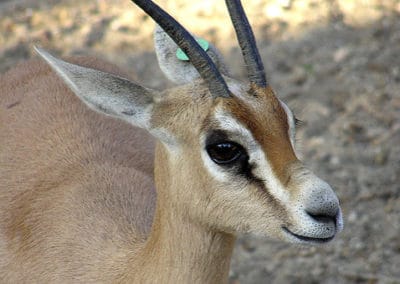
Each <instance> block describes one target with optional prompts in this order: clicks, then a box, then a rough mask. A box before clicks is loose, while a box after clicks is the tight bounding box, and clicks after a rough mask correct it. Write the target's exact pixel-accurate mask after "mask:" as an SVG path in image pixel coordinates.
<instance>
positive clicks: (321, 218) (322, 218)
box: [306, 210, 338, 224]
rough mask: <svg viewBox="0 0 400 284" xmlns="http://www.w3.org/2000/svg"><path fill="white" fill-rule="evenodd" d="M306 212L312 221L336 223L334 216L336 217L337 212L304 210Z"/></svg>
mask: <svg viewBox="0 0 400 284" xmlns="http://www.w3.org/2000/svg"><path fill="white" fill-rule="evenodd" d="M306 213H307V214H308V216H310V217H311V218H312V219H313V220H314V221H316V222H318V223H323V224H329V223H331V222H333V223H335V224H336V218H337V214H338V212H336V213H334V214H331V213H329V214H327V213H321V212H320V213H314V212H309V211H307V210H306Z"/></svg>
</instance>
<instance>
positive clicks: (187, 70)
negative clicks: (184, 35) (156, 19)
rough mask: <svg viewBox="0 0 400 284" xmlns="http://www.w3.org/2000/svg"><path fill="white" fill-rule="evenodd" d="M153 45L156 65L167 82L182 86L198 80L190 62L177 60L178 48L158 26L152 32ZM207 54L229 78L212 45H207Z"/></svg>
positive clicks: (222, 60)
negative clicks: (156, 60)
mask: <svg viewBox="0 0 400 284" xmlns="http://www.w3.org/2000/svg"><path fill="white" fill-rule="evenodd" d="M195 38H196V37H195ZM154 45H155V50H156V54H157V59H158V64H159V65H160V68H161V70H162V71H163V72H164V74H165V76H167V78H168V79H169V80H171V81H172V82H174V83H176V84H179V85H183V84H187V83H190V82H192V81H194V80H196V79H198V78H200V74H199V73H198V72H197V70H196V69H195V68H194V67H193V65H192V64H191V63H190V61H183V60H180V59H178V58H177V56H176V51H177V50H178V48H179V47H178V46H177V45H176V43H175V42H174V41H173V40H172V39H171V38H170V37H169V36H168V35H167V34H166V33H165V32H164V30H163V29H162V28H161V27H160V26H158V25H156V28H155V30H154ZM207 54H208V56H210V58H211V59H212V61H213V62H214V63H215V65H216V66H217V68H218V70H219V71H220V72H221V73H222V74H224V75H227V76H230V72H229V70H228V69H227V68H226V64H225V62H224V59H223V57H222V55H221V53H220V52H219V51H218V50H217V49H216V48H215V47H214V46H213V45H212V44H209V48H208V50H207Z"/></svg>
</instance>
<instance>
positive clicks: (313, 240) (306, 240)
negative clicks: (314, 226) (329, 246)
mask: <svg viewBox="0 0 400 284" xmlns="http://www.w3.org/2000/svg"><path fill="white" fill-rule="evenodd" d="M282 229H283V231H284V232H285V233H287V234H289V235H290V236H292V237H294V238H296V239H297V240H299V241H301V242H304V243H314V244H325V243H328V242H330V241H332V240H333V239H334V238H335V235H336V234H333V236H331V237H327V238H315V237H309V236H304V235H299V234H296V233H294V232H292V231H290V230H289V229H288V228H287V227H284V226H282Z"/></svg>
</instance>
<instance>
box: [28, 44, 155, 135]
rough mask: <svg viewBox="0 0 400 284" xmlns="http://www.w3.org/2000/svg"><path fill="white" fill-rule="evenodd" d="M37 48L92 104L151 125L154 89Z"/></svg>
mask: <svg viewBox="0 0 400 284" xmlns="http://www.w3.org/2000/svg"><path fill="white" fill-rule="evenodd" d="M35 50H36V51H37V53H38V54H39V55H40V56H41V57H43V59H44V60H45V61H46V62H47V63H48V64H49V65H50V66H51V67H52V68H53V69H54V71H56V73H57V74H58V75H59V76H60V77H61V78H62V79H63V80H64V82H65V83H66V84H67V85H68V86H69V88H70V89H71V90H72V91H73V92H74V93H75V94H76V95H77V96H78V97H79V98H80V99H81V100H82V101H83V102H84V103H86V104H87V105H88V106H89V107H90V108H92V109H94V110H96V111H99V112H101V113H104V114H107V115H111V116H114V117H117V118H121V119H124V120H126V121H128V122H130V123H131V124H134V125H137V126H139V127H142V128H145V129H150V125H149V123H150V119H151V115H152V108H153V103H154V98H155V96H157V93H156V92H155V91H153V90H149V89H147V88H144V87H142V86H139V85H137V84H135V83H133V82H131V81H129V80H127V79H124V78H121V77H118V76H115V75H112V74H109V73H105V72H102V71H98V70H94V69H91V68H86V67H82V66H79V65H74V64H71V63H67V62H65V61H62V60H60V59H57V58H55V57H53V56H52V55H50V54H49V53H48V52H46V51H45V50H43V49H40V48H37V47H35Z"/></svg>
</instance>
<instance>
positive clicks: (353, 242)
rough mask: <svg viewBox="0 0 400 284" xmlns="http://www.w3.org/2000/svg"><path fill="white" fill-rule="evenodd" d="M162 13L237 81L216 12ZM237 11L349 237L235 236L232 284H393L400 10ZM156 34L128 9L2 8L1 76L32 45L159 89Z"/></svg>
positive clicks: (378, 5) (251, 7) (286, 4)
mask: <svg viewBox="0 0 400 284" xmlns="http://www.w3.org/2000/svg"><path fill="white" fill-rule="evenodd" d="M158 2H159V3H160V4H161V5H162V6H163V7H165V8H166V9H167V10H168V11H171V13H172V14H173V15H174V16H175V17H176V18H177V19H179V20H180V21H181V22H182V23H183V24H184V25H185V26H186V27H188V28H189V29H190V30H191V31H193V32H194V33H196V34H198V35H200V36H202V37H204V38H206V39H208V40H209V41H212V42H213V43H214V44H215V45H216V46H217V47H219V48H220V49H221V50H222V52H223V53H224V55H225V56H226V57H227V59H228V62H229V64H230V67H231V68H232V69H233V73H234V75H235V76H237V77H239V78H245V72H244V68H243V62H242V59H241V56H240V51H239V50H238V47H237V44H236V42H235V37H234V35H233V31H232V27H231V25H230V21H229V19H228V18H227V14H226V11H225V7H224V3H223V1H213V0H202V1H184V0H174V1H172V0H171V1H158ZM243 2H245V7H246V10H247V12H248V16H249V18H250V21H251V22H252V24H253V26H254V29H255V32H256V36H257V39H258V44H259V49H260V52H261V54H262V57H263V60H264V63H265V65H266V68H267V74H268V78H269V80H270V82H271V84H272V86H273V87H274V88H275V90H276V91H277V93H278V94H279V96H280V97H281V98H282V99H283V100H284V101H286V102H287V103H288V104H289V105H290V106H291V107H292V109H294V112H295V113H296V115H297V116H298V117H299V118H300V119H301V120H303V121H304V123H303V125H302V127H301V128H300V130H299V131H298V135H297V136H298V139H299V144H300V145H301V148H302V156H303V159H304V160H305V161H306V163H307V164H308V165H309V167H311V168H312V169H314V170H315V171H316V172H317V173H318V174H319V175H320V176H321V177H323V178H324V179H326V180H327V181H328V182H329V183H330V184H332V185H333V186H334V187H335V190H336V192H337V193H338V195H339V197H340V200H341V203H342V206H343V209H344V215H345V229H344V231H343V233H342V234H341V235H340V237H339V238H338V239H337V240H336V241H335V242H333V243H332V244H329V245H327V246H324V247H306V248H304V247H295V246H291V245H288V244H283V243H280V242H276V241H272V240H267V239H258V238H255V237H253V236H242V237H241V238H240V239H239V240H238V242H237V247H236V249H235V253H234V257H233V260H232V269H231V273H230V279H231V283H235V284H238V283H400V268H399V267H400V177H399V175H400V93H399V92H400V91H399V90H400V2H399V1H396V0H392V1H386V0H370V1H365V0H354V1H346V0H325V1H322V0H321V1H317V0H304V1H299V0H297V1H296V0H293V1H290V0H280V1H277V0H275V1H274V0H271V1H266V0H253V1H243ZM153 27H154V25H153V23H152V21H151V19H149V17H147V16H145V15H143V14H142V13H141V12H140V11H138V9H137V8H135V7H134V6H133V5H132V4H131V3H130V2H129V1H128V0H126V1H117V0H97V1H94V0H93V1H88V0H84V1H78V0H44V1H33V0H22V1H21V0H14V1H4V0H0V71H1V72H3V71H5V70H7V69H9V68H10V67H11V66H13V65H15V63H17V62H19V61H21V60H25V59H26V58H30V57H32V56H35V55H34V54H33V52H32V44H33V43H35V44H38V45H40V46H44V47H46V48H47V49H50V50H52V51H53V52H54V53H55V54H58V55H61V56H65V55H70V54H90V55H94V56H98V57H103V58H107V59H109V60H110V61H112V62H115V63H117V64H119V65H120V66H121V67H123V68H125V69H127V70H131V72H135V73H136V74H137V76H138V77H139V79H140V81H141V82H142V83H143V84H144V85H147V86H150V87H153V88H159V89H161V88H165V87H167V86H169V85H170V83H168V82H167V80H166V79H165V77H163V75H162V74H161V71H160V70H159V68H158V67H157V64H156V58H155V55H154V52H153V47H152V46H153V45H152V30H153Z"/></svg>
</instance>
